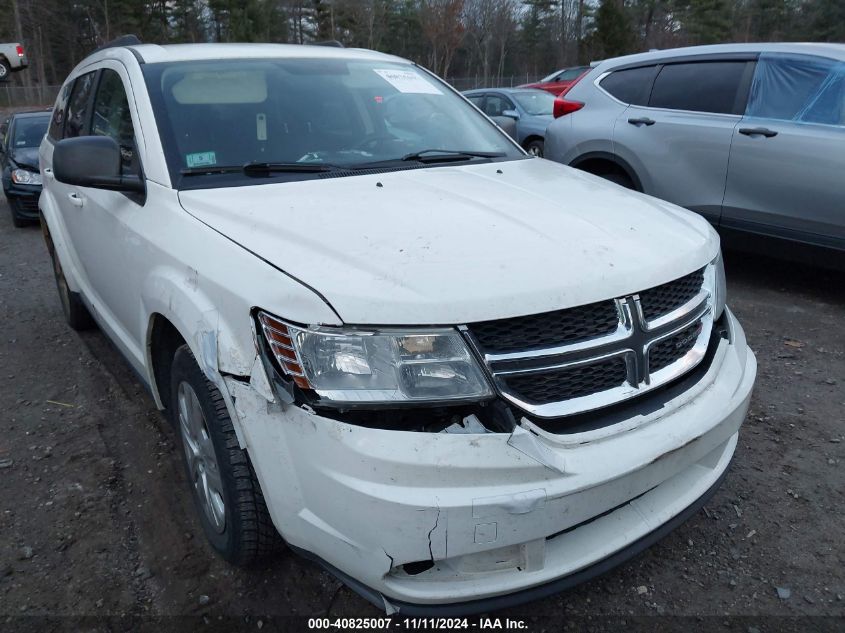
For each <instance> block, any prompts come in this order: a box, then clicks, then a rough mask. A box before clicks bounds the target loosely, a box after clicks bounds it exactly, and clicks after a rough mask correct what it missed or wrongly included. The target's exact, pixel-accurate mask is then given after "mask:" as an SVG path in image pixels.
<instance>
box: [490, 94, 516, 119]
mask: <svg viewBox="0 0 845 633" xmlns="http://www.w3.org/2000/svg"><path fill="white" fill-rule="evenodd" d="M513 109H514V106H513V104H512V103H511V102H510V99H508V98H506V97H503V96H501V95H487V102H486V103H485V104H484V112H485V113H486V114H487V116H502V112H504V111H505V110H513Z"/></svg>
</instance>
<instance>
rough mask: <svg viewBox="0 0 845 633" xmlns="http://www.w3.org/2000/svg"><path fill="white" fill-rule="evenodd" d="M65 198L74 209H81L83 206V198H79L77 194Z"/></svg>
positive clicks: (70, 194)
mask: <svg viewBox="0 0 845 633" xmlns="http://www.w3.org/2000/svg"><path fill="white" fill-rule="evenodd" d="M67 197H68V198H69V199H70V203H71V204H72V205H73V206H75V207H81V206H82V205H84V204H85V198H83V197H82V196H80V195H79V194H78V193H69V194H67Z"/></svg>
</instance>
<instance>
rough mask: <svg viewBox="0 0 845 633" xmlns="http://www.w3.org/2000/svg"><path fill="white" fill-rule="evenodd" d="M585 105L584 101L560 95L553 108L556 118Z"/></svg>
mask: <svg viewBox="0 0 845 633" xmlns="http://www.w3.org/2000/svg"><path fill="white" fill-rule="evenodd" d="M583 107H584V103H583V102H582V101H573V100H572V99H564V98H563V97H558V98H557V99H555V105H554V108H553V109H552V114H553V115H554V117H555V118H556V119H558V118H560V117H562V116H563V115H564V114H572V113H573V112H577V111H578V110H580V109H581V108H583Z"/></svg>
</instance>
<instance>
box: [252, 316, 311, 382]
mask: <svg viewBox="0 0 845 633" xmlns="http://www.w3.org/2000/svg"><path fill="white" fill-rule="evenodd" d="M258 320H259V321H260V322H261V328H262V329H263V330H264V337H265V338H266V339H267V343H268V344H269V345H270V349H271V350H272V351H273V354H274V355H275V357H276V360H277V361H278V362H279V365H280V366H281V367H282V369H283V370H284V372H285V373H286V374H287V375H289V376H290V377H291V379H292V380H293V381H294V382H295V383H296V385H297V386H298V387H302V388H303V389H311V384H310V383H309V382H308V379H307V378H306V377H305V370H304V369H303V368H302V363H301V362H300V361H299V355H298V354H297V353H296V349H295V348H294V346H293V340H292V339H291V336H290V332H289V331H288V326H287V324H286V323H283V322H282V321H279V320H278V319H275V318H273V317H272V316H270V315H269V314H267V313H266V312H260V313H259V314H258Z"/></svg>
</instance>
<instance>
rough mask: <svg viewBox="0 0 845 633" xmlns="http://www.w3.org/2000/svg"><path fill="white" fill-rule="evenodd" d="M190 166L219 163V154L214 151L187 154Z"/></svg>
mask: <svg viewBox="0 0 845 633" xmlns="http://www.w3.org/2000/svg"><path fill="white" fill-rule="evenodd" d="M185 160H186V161H187V162H188V167H208V166H209V165H216V164H217V156H216V155H215V153H214V152H195V153H193V154H188V155H187V156H185Z"/></svg>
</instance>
